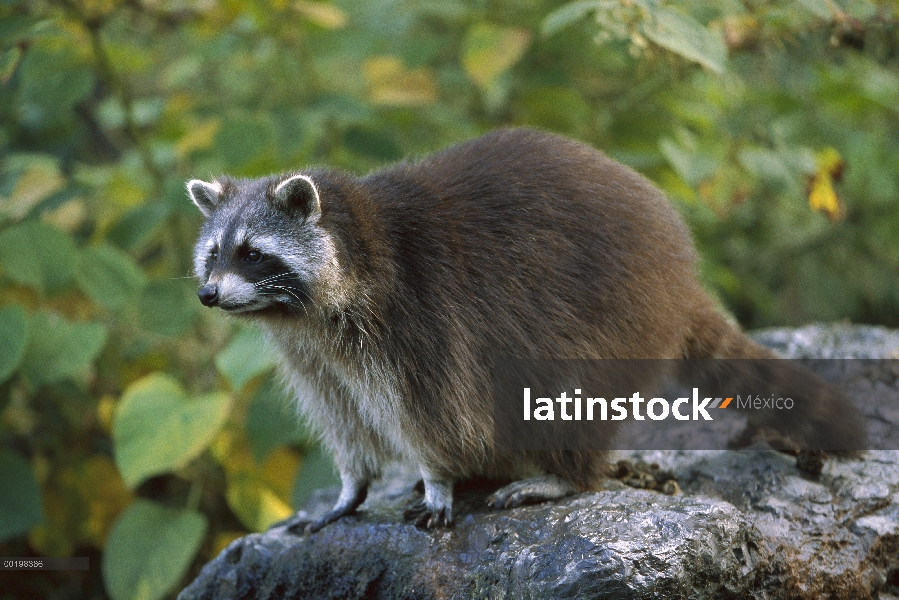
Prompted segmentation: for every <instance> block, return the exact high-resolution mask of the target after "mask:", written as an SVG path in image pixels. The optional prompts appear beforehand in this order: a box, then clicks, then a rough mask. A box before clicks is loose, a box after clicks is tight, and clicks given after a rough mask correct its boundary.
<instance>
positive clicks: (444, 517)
mask: <svg viewBox="0 0 899 600" xmlns="http://www.w3.org/2000/svg"><path fill="white" fill-rule="evenodd" d="M403 518H404V519H406V520H407V521H412V522H413V523H414V524H415V526H416V527H423V528H426V529H435V528H437V527H452V526H453V509H452V508H451V507H449V506H440V507H433V508H432V507H429V506H428V505H427V503H426V502H425V501H424V500H418V501H417V502H415V503H413V504H412V505H411V506H410V507H409V508H407V509H406V510H404V511H403Z"/></svg>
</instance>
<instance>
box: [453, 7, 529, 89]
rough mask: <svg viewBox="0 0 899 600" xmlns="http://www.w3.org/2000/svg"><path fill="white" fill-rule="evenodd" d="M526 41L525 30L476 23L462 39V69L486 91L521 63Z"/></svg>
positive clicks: (526, 31) (526, 44)
mask: <svg viewBox="0 0 899 600" xmlns="http://www.w3.org/2000/svg"><path fill="white" fill-rule="evenodd" d="M530 41H531V32H530V31H528V30H527V29H522V28H508V27H497V26H496V25H491V24H489V23H478V24H477V25H474V26H473V27H472V28H471V29H469V30H468V33H467V34H466V36H465V42H464V44H463V50H462V66H463V67H465V72H466V73H468V76H469V77H471V79H472V81H474V82H475V83H476V84H477V86H478V87H480V88H481V89H486V88H488V87H490V85H491V84H492V83H493V81H494V80H495V79H496V78H497V77H499V75H501V74H502V73H504V72H505V71H507V70H508V69H510V68H511V67H512V66H513V65H515V63H517V62H518V61H519V60H520V59H521V57H522V56H523V55H524V52H525V50H527V47H528V44H529V43H530Z"/></svg>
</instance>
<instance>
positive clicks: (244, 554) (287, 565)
mask: <svg viewBox="0 0 899 600" xmlns="http://www.w3.org/2000/svg"><path fill="white" fill-rule="evenodd" d="M755 338H756V339H757V340H758V341H760V342H761V343H765V344H767V345H769V346H771V347H773V348H775V349H776V350H778V351H779V352H781V353H782V354H785V355H790V356H797V357H806V358H807V357H853V358H876V357H891V358H899V333H896V332H890V331H888V330H885V329H882V328H874V327H860V326H848V325H837V326H811V327H806V328H803V329H798V330H786V329H779V330H768V331H763V332H758V333H756V334H755ZM896 362H899V361H893V362H887V363H873V364H874V365H875V367H870V365H869V367H870V368H869V367H866V368H865V369H863V370H862V371H863V372H860V373H859V374H857V376H856V379H857V382H856V385H857V388H858V389H865V390H869V391H870V392H871V393H872V406H871V407H870V409H868V408H866V411H868V412H869V414H870V415H875V416H877V418H878V419H880V420H882V421H883V422H884V423H885V424H884V428H883V431H882V432H881V433H879V434H878V435H885V436H887V435H890V434H891V433H892V432H893V431H894V430H897V429H899V427H897V426H896V424H895V421H894V419H896V416H897V413H899V383H897V380H899V377H897V375H899V374H897V373H895V372H884V371H885V370H886V371H889V369H891V368H893V365H894V364H895V363H896ZM875 392H876V393H875ZM882 439H889V438H882ZM884 447H899V445H894V446H884ZM619 459H620V460H621V462H620V463H619V464H618V473H617V474H618V475H619V476H620V477H621V478H622V480H624V481H628V482H629V483H631V484H632V485H635V486H638V487H642V488H648V489H635V488H633V487H628V486H626V485H624V484H623V483H622V481H619V480H617V479H610V480H609V481H607V482H606V483H605V485H604V487H603V489H602V490H601V491H598V492H594V493H584V494H578V495H576V496H572V497H569V498H565V499H563V500H561V501H558V502H554V503H544V504H538V505H532V506H525V507H521V508H517V509H511V510H488V509H487V508H486V506H485V500H486V497H487V495H488V494H489V492H490V491H492V488H491V487H490V485H489V484H487V483H485V482H475V483H472V484H467V485H464V486H459V487H457V491H456V506H455V511H454V512H455V515H456V526H455V527H454V528H452V529H448V530H439V531H422V530H419V529H416V528H415V527H413V526H411V525H409V524H407V523H405V522H403V520H402V518H401V513H402V509H403V506H404V503H405V502H407V501H409V500H410V499H411V498H412V491H411V490H412V488H413V486H414V484H415V482H416V480H417V477H416V476H415V475H414V474H412V473H410V472H408V471H405V470H403V469H401V468H396V469H394V470H392V471H391V472H390V473H388V474H387V475H386V476H385V478H384V482H382V483H380V484H378V485H376V486H373V489H372V491H371V494H370V496H369V499H368V500H367V501H366V502H365V504H363V507H362V510H360V511H359V512H358V513H357V514H356V515H354V516H352V517H348V518H344V519H341V520H340V521H338V522H337V523H334V524H332V525H329V526H327V527H325V528H324V529H322V530H321V531H319V532H318V533H316V534H314V535H311V536H309V537H303V536H302V534H298V533H294V531H293V528H292V527H291V526H292V525H294V524H302V523H305V522H307V521H309V520H311V519H312V518H314V517H316V516H318V515H320V514H321V513H323V512H324V511H326V510H327V509H328V508H330V506H331V505H332V503H333V501H334V499H335V498H336V494H337V490H326V491H319V492H316V493H315V494H314V495H313V496H312V498H310V500H309V502H307V504H306V506H305V508H304V510H303V511H300V512H299V513H298V514H297V515H296V517H294V518H292V519H291V520H289V521H288V522H285V523H282V524H279V525H276V526H274V527H272V528H271V529H270V530H269V531H267V532H265V533H262V534H254V535H249V536H246V537H244V538H242V539H239V540H236V541H235V542H233V543H232V544H231V545H230V546H228V548H226V549H225V550H224V551H223V552H222V553H221V554H220V555H219V556H218V557H217V558H216V559H215V560H213V561H212V562H210V563H209V564H208V565H206V566H205V567H204V568H203V570H202V572H201V573H200V575H199V576H198V577H197V578H196V580H195V581H194V582H193V583H192V584H191V585H190V586H188V587H187V588H186V589H185V590H184V591H182V593H181V595H180V596H179V598H180V599H182V600H189V599H194V598H260V599H262V598H267V599H276V598H300V597H302V598H547V597H552V598H700V599H701V598H759V599H768V598H772V599H773V598H853V599H854V598H881V599H888V598H892V597H899V451H887V450H881V451H870V452H868V453H866V455H865V456H864V457H863V458H861V459H847V458H833V457H826V458H815V457H814V456H813V457H810V458H809V457H806V458H804V459H802V460H801V461H800V463H802V462H803V461H806V462H807V461H812V462H813V463H814V464H815V465H816V468H815V469H811V471H812V473H814V472H817V471H820V474H818V475H814V474H810V472H809V469H808V468H805V469H804V470H803V469H800V468H797V460H796V458H795V457H792V456H788V455H786V454H782V453H779V452H776V451H774V450H771V449H770V448H767V447H764V446H759V447H756V448H755V449H751V450H740V451H652V452H649V451H626V452H625V451H622V452H620V453H619ZM815 461H819V462H815ZM495 485H497V484H494V487H495ZM654 490H663V491H666V492H669V493H668V494H666V493H662V492H661V491H654ZM298 530H299V531H301V530H302V529H301V527H300V528H298Z"/></svg>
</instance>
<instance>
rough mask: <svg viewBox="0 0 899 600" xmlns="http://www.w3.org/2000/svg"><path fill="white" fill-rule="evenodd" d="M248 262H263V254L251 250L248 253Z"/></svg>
mask: <svg viewBox="0 0 899 600" xmlns="http://www.w3.org/2000/svg"><path fill="white" fill-rule="evenodd" d="M247 260H248V261H250V262H259V261H260V260H262V252H260V251H259V250H250V251H249V252H247Z"/></svg>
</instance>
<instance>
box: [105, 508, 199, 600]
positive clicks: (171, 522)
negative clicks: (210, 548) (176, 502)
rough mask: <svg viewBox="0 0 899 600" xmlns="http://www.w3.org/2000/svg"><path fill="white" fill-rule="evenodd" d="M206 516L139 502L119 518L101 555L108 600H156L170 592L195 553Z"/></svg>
mask: <svg viewBox="0 0 899 600" xmlns="http://www.w3.org/2000/svg"><path fill="white" fill-rule="evenodd" d="M207 525H208V524H207V521H206V517H204V516H203V515H202V514H201V513H198V512H196V511H192V510H174V509H169V508H166V507H164V506H161V505H159V504H157V503H155V502H150V501H148V500H138V501H136V502H135V503H134V504H132V505H131V506H129V507H128V508H127V509H126V510H125V512H123V513H122V515H121V516H120V517H119V518H118V520H117V521H116V523H115V525H113V528H112V531H111V532H110V534H109V539H108V541H107V542H106V549H105V551H104V552H103V558H102V561H101V563H102V569H103V582H104V583H105V584H106V591H108V592H109V595H110V596H111V597H112V598H113V600H157V599H158V598H162V597H164V596H166V595H167V594H169V593H170V592H172V591H174V588H175V586H176V585H177V584H178V583H179V582H180V581H181V578H182V577H184V574H185V573H186V572H187V568H188V567H189V566H190V563H191V562H192V561H193V559H194V557H195V556H196V554H197V551H198V550H199V549H200V544H201V543H202V541H203V536H204V535H205V534H206V528H207Z"/></svg>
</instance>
